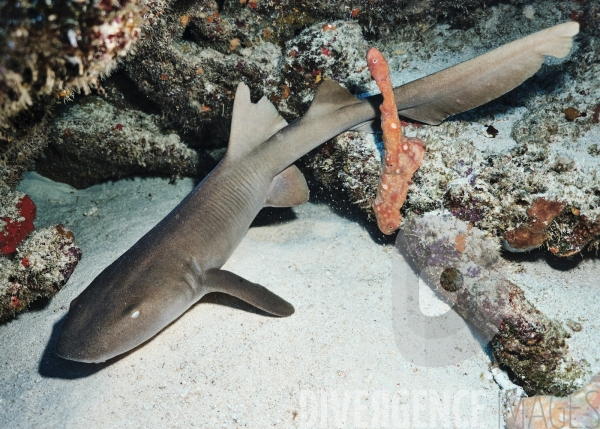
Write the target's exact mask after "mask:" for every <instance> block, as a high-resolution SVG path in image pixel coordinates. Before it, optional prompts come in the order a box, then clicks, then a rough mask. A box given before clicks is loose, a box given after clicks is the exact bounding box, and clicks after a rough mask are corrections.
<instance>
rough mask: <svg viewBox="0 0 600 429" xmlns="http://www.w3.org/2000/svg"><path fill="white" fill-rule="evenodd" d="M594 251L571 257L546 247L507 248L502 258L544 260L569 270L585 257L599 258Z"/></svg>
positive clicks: (509, 259)
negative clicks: (510, 250)
mask: <svg viewBox="0 0 600 429" xmlns="http://www.w3.org/2000/svg"><path fill="white" fill-rule="evenodd" d="M597 257H598V256H597V255H595V254H594V253H593V252H592V251H587V250H586V251H583V252H581V253H578V254H576V255H573V256H571V257H569V258H560V257H558V256H555V255H553V254H552V253H550V252H549V251H548V250H546V249H545V248H540V249H535V250H532V251H530V252H523V253H512V252H508V251H506V250H503V251H502V258H503V259H505V260H507V261H510V262H515V263H519V262H536V261H539V260H544V261H545V262H546V264H547V265H548V266H549V267H550V268H552V269H554V270H557V271H569V270H572V269H574V268H576V267H577V266H578V265H579V264H580V263H581V262H583V261H584V260H585V259H593V258H597Z"/></svg>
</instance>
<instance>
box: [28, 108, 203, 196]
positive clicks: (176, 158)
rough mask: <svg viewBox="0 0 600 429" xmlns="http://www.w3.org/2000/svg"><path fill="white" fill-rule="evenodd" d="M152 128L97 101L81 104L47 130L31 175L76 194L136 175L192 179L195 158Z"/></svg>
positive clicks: (140, 116) (141, 116)
mask: <svg viewBox="0 0 600 429" xmlns="http://www.w3.org/2000/svg"><path fill="white" fill-rule="evenodd" d="M157 122H159V118H157V117H156V116H155V115H149V114H146V113H144V112H141V111H138V110H133V109H128V108H117V107H115V106H114V105H113V104H111V103H110V102H108V101H106V100H104V99H102V98H100V97H97V96H88V97H84V98H80V99H79V100H78V102H77V104H74V105H72V106H69V108H67V109H65V110H64V111H63V112H62V113H61V114H60V115H59V116H58V117H57V118H56V119H55V120H54V122H53V123H52V125H51V126H50V133H49V141H50V143H49V146H48V148H47V149H46V150H45V152H44V156H43V157H41V158H40V159H38V160H37V165H36V170H37V171H38V172H39V173H40V174H43V175H45V176H47V177H49V178H51V179H53V180H56V181H59V182H64V183H68V184H69V185H71V186H73V187H75V188H78V189H82V188H85V187H88V186H91V185H93V184H95V183H98V182H100V181H102V180H107V179H118V178H120V177H123V176H127V175H132V174H136V173H146V172H147V173H155V174H162V175H167V176H171V177H177V176H192V175H194V174H196V173H197V167H198V163H199V158H198V154H197V153H196V152H195V151H194V150H192V149H190V148H188V147H187V146H186V145H185V144H184V143H182V142H181V140H180V138H179V136H178V135H177V134H175V133H174V132H165V131H164V130H163V129H161V128H160V127H159V126H158V125H157Z"/></svg>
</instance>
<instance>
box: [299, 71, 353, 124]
mask: <svg viewBox="0 0 600 429" xmlns="http://www.w3.org/2000/svg"><path fill="white" fill-rule="evenodd" d="M360 103H361V101H360V100H359V99H358V98H356V97H355V96H353V95H352V94H350V91H348V90H347V89H346V88H344V87H343V86H341V85H340V84H339V83H337V82H336V81H334V80H325V81H323V83H322V84H321V86H319V89H317V93H316V94H315V96H314V98H313V100H312V102H311V103H310V107H309V108H308V111H307V112H306V115H304V117H305V118H311V117H317V118H323V117H324V116H326V115H328V114H330V113H332V112H335V111H336V110H340V109H343V108H344V107H348V106H353V105H355V104H360Z"/></svg>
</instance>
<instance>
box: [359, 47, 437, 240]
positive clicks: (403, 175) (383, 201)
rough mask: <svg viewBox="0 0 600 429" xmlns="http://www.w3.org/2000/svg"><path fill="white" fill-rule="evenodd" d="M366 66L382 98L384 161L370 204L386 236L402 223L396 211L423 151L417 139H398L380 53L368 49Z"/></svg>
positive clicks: (387, 73)
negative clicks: (375, 191) (371, 203)
mask: <svg viewBox="0 0 600 429" xmlns="http://www.w3.org/2000/svg"><path fill="white" fill-rule="evenodd" d="M367 64H368V65H369V71H370V72H371V76H373V79H375V82H376V83H377V86H378V87H379V90H380V91H381V94H382V95H383V102H382V103H381V105H380V106H379V110H380V111H381V129H382V131H383V144H384V156H383V159H384V161H383V168H382V170H383V171H382V173H381V178H380V179H379V186H378V187H377V196H376V197H375V201H373V212H375V217H376V218H377V225H379V230H380V231H381V232H383V233H384V234H388V235H389V234H392V233H393V232H395V231H396V230H398V228H399V227H400V223H401V222H402V216H401V215H400V208H401V207H402V205H403V204H404V201H405V200H406V194H407V193H408V187H409V186H410V184H411V183H412V182H411V178H412V176H413V174H414V173H415V171H417V169H418V168H419V165H421V162H422V161H423V153H424V152H425V148H424V146H423V142H422V141H421V140H420V139H418V138H412V139H411V138H407V137H404V136H403V135H402V128H401V126H400V119H399V118H398V109H397V108H396V101H395V100H394V91H393V90H392V81H391V79H390V70H389V68H388V64H387V61H386V60H385V58H384V57H383V55H381V52H379V51H378V50H377V49H376V48H371V49H369V52H367Z"/></svg>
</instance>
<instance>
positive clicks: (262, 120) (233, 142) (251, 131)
mask: <svg viewBox="0 0 600 429" xmlns="http://www.w3.org/2000/svg"><path fill="white" fill-rule="evenodd" d="M287 124H288V123H287V122H286V120H285V119H284V118H283V117H282V116H281V115H279V113H278V112H277V109H276V108H275V106H273V104H272V103H271V102H270V101H269V100H268V99H267V98H266V97H263V98H261V99H260V100H259V101H258V103H252V101H251V100H250V88H248V86H247V85H246V84H245V83H243V82H240V83H239V84H238V87H237V90H236V92H235V100H234V101H233V114H232V119H231V131H230V134H229V147H228V148H227V155H228V156H229V157H234V158H239V157H243V156H245V155H247V154H248V153H250V152H252V150H254V149H255V148H256V147H257V146H258V145H260V144H261V143H262V142H264V141H266V140H268V139H269V137H271V136H272V135H273V134H275V133H276V132H277V131H279V130H280V129H282V128H284V127H285V126H286V125H287Z"/></svg>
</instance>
